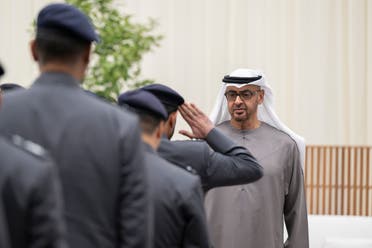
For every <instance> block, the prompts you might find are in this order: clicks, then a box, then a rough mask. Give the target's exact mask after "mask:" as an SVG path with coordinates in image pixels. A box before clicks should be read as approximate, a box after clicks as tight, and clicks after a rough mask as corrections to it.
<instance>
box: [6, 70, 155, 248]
mask: <svg viewBox="0 0 372 248" xmlns="http://www.w3.org/2000/svg"><path fill="white" fill-rule="evenodd" d="M0 130H4V131H7V132H8V133H14V134H19V135H21V136H23V137H25V138H27V139H30V140H31V141H34V142H36V143H38V144H41V145H42V146H44V147H45V148H47V149H48V150H49V151H50V153H51V155H52V157H53V159H54V160H55V162H56V164H57V167H58V171H59V175H60V178H61V183H62V189H63V198H64V200H65V218H66V225H67V241H68V244H69V245H70V247H79V248H80V247H81V248H89V247H105V248H106V247H141V248H142V247H144V246H145V243H146V242H147V234H146V230H147V228H146V226H147V225H148V223H147V219H148V218H147V215H146V211H145V210H146V205H147V197H146V185H145V183H146V182H145V180H146V179H145V177H144V173H145V171H144V164H143V163H144V161H143V146H142V142H141V139H140V134H139V130H138V120H137V118H135V117H134V115H131V114H129V113H126V112H124V111H122V110H120V109H119V108H116V107H114V106H112V105H110V104H108V103H105V102H103V101H101V100H99V99H97V98H95V97H92V96H89V95H88V94H86V93H85V92H84V91H83V90H82V89H81V88H80V87H79V86H78V82H77V81H76V80H75V79H74V78H72V77H71V76H70V75H68V74H64V73H51V72H49V73H44V74H42V75H41V76H40V77H39V78H38V79H37V80H36V82H35V83H34V84H33V86H32V87H31V88H30V89H29V90H27V91H22V92H14V93H9V94H8V95H5V96H4V99H3V106H2V110H1V111H0Z"/></svg>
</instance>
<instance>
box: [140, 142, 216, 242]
mask: <svg viewBox="0 0 372 248" xmlns="http://www.w3.org/2000/svg"><path fill="white" fill-rule="evenodd" d="M146 146H147V148H146V150H147V152H146V155H145V161H146V165H147V167H146V168H147V171H148V177H149V186H150V195H151V202H152V205H153V210H154V213H153V215H154V236H153V239H154V247H155V248H176V247H180V248H181V247H182V248H194V247H198V248H208V247H210V244H209V238H208V231H207V225H206V217H205V211H204V202H203V194H202V190H201V185H200V180H199V178H198V177H197V176H195V175H192V174H191V173H189V172H187V171H184V170H182V169H180V168H178V167H177V166H174V165H172V164H170V163H169V162H167V161H166V160H164V159H162V158H161V157H159V155H157V154H156V153H155V152H154V151H153V150H152V148H151V147H150V146H148V145H146Z"/></svg>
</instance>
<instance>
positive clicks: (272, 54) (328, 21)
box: [0, 0, 372, 145]
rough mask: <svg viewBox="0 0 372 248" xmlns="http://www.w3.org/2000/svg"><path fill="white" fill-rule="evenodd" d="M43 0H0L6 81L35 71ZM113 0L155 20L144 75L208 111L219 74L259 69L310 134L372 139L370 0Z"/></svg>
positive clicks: (327, 140)
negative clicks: (35, 34)
mask: <svg viewBox="0 0 372 248" xmlns="http://www.w3.org/2000/svg"><path fill="white" fill-rule="evenodd" d="M46 2H49V1H41V0H39V1H37V0H2V1H1V2H0V31H1V39H0V58H1V60H2V61H3V63H4V64H6V66H7V69H8V74H7V76H6V77H5V78H4V80H3V81H13V82H21V83H23V84H26V85H27V84H29V83H30V82H31V81H32V78H33V77H34V76H35V75H36V73H37V72H36V68H35V67H34V66H33V65H32V63H31V60H30V56H29V54H28V50H27V46H28V40H29V37H30V34H29V33H28V32H27V29H29V27H30V25H29V23H30V22H31V20H32V17H33V16H34V15H35V14H36V13H37V11H38V10H39V8H40V6H42V5H43V4H44V3H46ZM116 3H117V5H118V7H121V8H122V9H123V10H124V11H127V12H130V13H133V14H135V16H136V17H137V18H138V19H139V20H143V18H145V17H147V16H151V17H154V18H156V19H158V21H159V24H160V26H159V28H158V30H159V31H160V32H161V33H163V34H164V35H165V39H164V40H163V41H162V43H161V44H162V46H161V47H160V48H157V49H155V51H154V52H153V53H151V54H149V55H147V56H146V57H145V59H144V62H143V76H145V77H147V78H153V79H155V80H156V81H157V82H161V83H166V84H168V85H170V86H172V87H174V88H176V89H177V90H179V91H180V92H181V93H182V94H183V95H184V96H185V97H186V99H187V100H189V101H193V102H195V103H197V104H198V105H200V107H201V108H202V109H203V110H205V111H206V112H209V111H210V110H211V108H212V106H213V103H214V99H215V97H216V94H217V91H218V89H219V86H220V80H221V78H222V77H223V75H225V74H227V73H229V72H230V71H232V70H234V69H235V68H238V67H252V68H259V69H262V70H264V71H265V73H266V75H267V77H268V78H269V82H270V84H271V85H272V87H273V89H274V92H275V93H276V100H275V103H276V109H277V112H278V114H279V116H280V117H281V118H282V120H283V121H284V122H285V123H287V125H288V126H289V127H291V128H292V129H293V130H295V131H296V132H298V133H299V134H301V135H303V136H305V138H306V139H307V141H308V143H312V144H369V145H371V144H372V131H371V128H368V127H369V126H371V124H372V100H371V98H372V85H371V83H372V82H371V72H372V62H371V61H372V43H371V41H372V1H371V0H311V1H308V0H281V1H277V0H233V1H231V0H177V1H174V0H157V1H151V0H125V1H124V0H117V1H116ZM124 4H125V6H123V5H124ZM180 126H181V127H183V126H184V124H183V123H181V125H180Z"/></svg>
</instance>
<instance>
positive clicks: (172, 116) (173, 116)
mask: <svg viewBox="0 0 372 248" xmlns="http://www.w3.org/2000/svg"><path fill="white" fill-rule="evenodd" d="M177 112H178V111H174V112H173V113H171V114H170V115H169V126H170V127H171V128H174V127H175V126H176V122H177Z"/></svg>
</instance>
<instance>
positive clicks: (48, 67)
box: [40, 63, 82, 81]
mask: <svg viewBox="0 0 372 248" xmlns="http://www.w3.org/2000/svg"><path fill="white" fill-rule="evenodd" d="M40 71H41V73H45V72H62V73H66V74H69V75H71V76H72V77H73V78H75V79H76V80H77V81H81V79H82V78H81V73H80V71H79V70H78V69H77V68H76V67H73V66H69V65H63V64H57V63H48V64H45V65H41V66H40Z"/></svg>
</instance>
